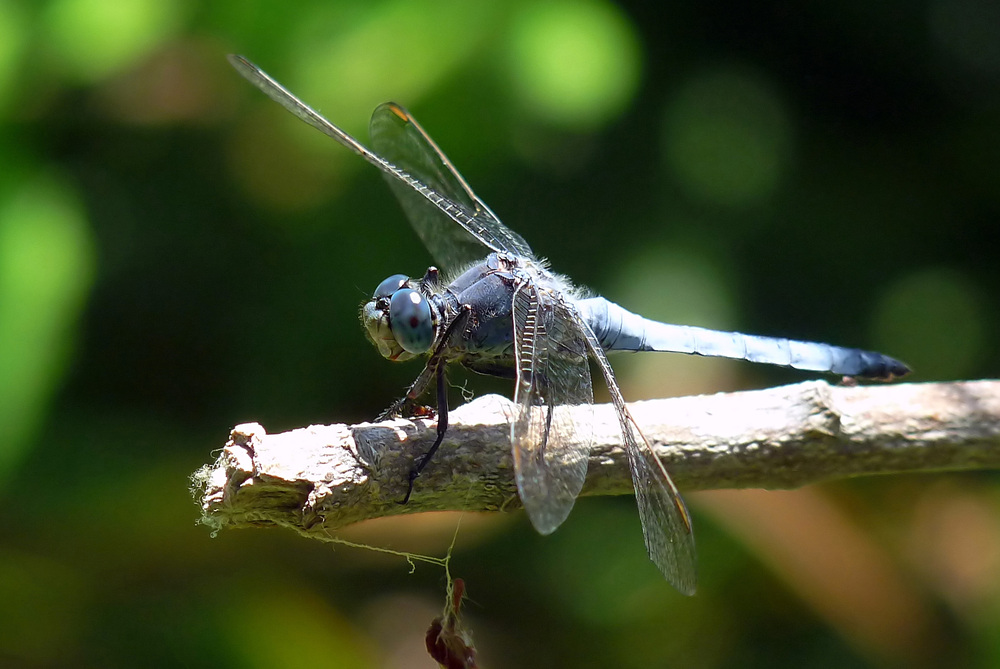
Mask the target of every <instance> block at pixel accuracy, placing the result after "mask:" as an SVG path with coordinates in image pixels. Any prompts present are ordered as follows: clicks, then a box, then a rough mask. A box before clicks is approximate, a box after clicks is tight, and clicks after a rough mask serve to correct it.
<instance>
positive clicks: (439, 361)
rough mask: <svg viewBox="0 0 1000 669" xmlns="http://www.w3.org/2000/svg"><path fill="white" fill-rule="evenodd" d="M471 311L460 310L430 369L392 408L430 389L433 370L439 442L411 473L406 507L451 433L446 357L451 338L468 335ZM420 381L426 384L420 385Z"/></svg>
mask: <svg viewBox="0 0 1000 669" xmlns="http://www.w3.org/2000/svg"><path fill="white" fill-rule="evenodd" d="M471 313H472V310H471V309H470V308H469V306H468V305H462V307H461V310H460V311H459V312H458V316H456V317H455V319H454V320H453V321H452V322H451V324H450V325H448V330H447V331H446V332H445V333H444V336H443V337H442V338H441V342H440V343H439V344H438V347H437V350H435V351H434V354H433V355H431V359H430V360H429V361H428V362H427V366H426V367H424V371H423V372H421V374H420V376H419V377H418V378H417V380H416V381H414V382H413V386H411V387H410V392H408V393H407V394H406V397H404V398H403V399H401V400H400V401H399V402H397V403H396V404H395V405H393V407H390V411H391V410H392V409H393V408H401V407H402V406H403V404H405V403H406V402H408V401H411V400H413V399H416V398H417V397H418V396H419V393H417V394H414V390H415V389H420V392H422V389H423V388H425V387H426V386H427V382H428V381H430V374H429V372H430V371H431V370H432V369H433V374H434V377H435V378H436V379H437V405H438V417H437V418H438V425H437V439H435V440H434V445H433V446H431V448H430V450H429V451H427V452H426V453H425V454H424V455H423V456H421V458H420V459H419V460H418V461H417V463H416V465H414V467H413V469H411V470H410V476H409V486H408V487H407V488H406V496H405V497H404V498H403V499H402V500H400V502H399V503H400V504H406V503H407V502H408V501H410V495H412V494H413V482H414V481H416V480H417V477H418V476H420V472H422V471H424V467H426V466H427V463H429V462H430V461H431V458H432V457H433V456H434V453H435V451H437V449H438V447H439V446H440V445H441V442H442V441H443V440H444V433H445V432H447V431H448V383H447V381H446V380H445V377H444V369H445V366H446V365H447V362H448V361H447V360H446V359H445V357H444V353H445V351H447V347H448V345H449V344H450V343H451V340H452V337H455V336H456V335H458V334H460V333H462V332H464V331H465V326H466V324H467V323H468V322H469V316H470V315H471ZM421 380H423V383H422V384H421Z"/></svg>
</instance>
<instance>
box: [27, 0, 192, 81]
mask: <svg viewBox="0 0 1000 669" xmlns="http://www.w3.org/2000/svg"><path fill="white" fill-rule="evenodd" d="M180 14H181V11H180V7H179V6H178V4H177V2H176V1H175V0H115V1H114V2H108V0H55V1H54V2H52V3H51V4H50V5H49V7H48V11H47V13H46V14H45V17H44V20H45V27H46V29H47V30H46V32H47V38H48V41H49V46H50V48H51V50H52V51H53V53H54V55H55V57H56V58H57V59H58V62H59V64H60V65H61V66H62V67H63V68H65V70H67V71H68V72H69V73H70V74H71V75H72V76H75V77H76V78H78V79H80V80H81V81H85V82H91V81H97V80H99V79H102V78H104V77H106V76H108V75H111V74H114V73H115V72H117V71H119V70H122V69H124V68H126V67H128V66H129V65H130V64H132V63H133V62H134V61H135V60H136V59H137V58H139V57H141V56H142V55H143V54H146V53H149V52H151V51H152V50H153V49H155V48H156V47H157V46H158V45H159V43H160V42H161V41H163V40H164V39H166V38H167V37H169V36H170V35H171V34H173V32H174V30H175V29H176V28H177V27H178V25H179V24H180V18H181V16H180Z"/></svg>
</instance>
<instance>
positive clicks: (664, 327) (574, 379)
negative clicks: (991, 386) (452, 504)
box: [229, 55, 909, 595]
mask: <svg viewBox="0 0 1000 669" xmlns="http://www.w3.org/2000/svg"><path fill="white" fill-rule="evenodd" d="M229 61H230V63H231V64H232V65H233V67H234V68H236V70H237V72H239V73H240V74H241V75H242V76H243V77H244V78H246V79H247V80H248V81H249V82H250V83H252V84H254V85H255V86H256V87H257V88H259V89H260V90H261V91H263V92H264V93H265V94H266V95H267V96H268V97H270V98H271V99H272V100H274V101H275V102H277V103H278V104H280V105H281V106H282V107H284V108H285V109H287V110H288V111H289V112H291V113H292V114H294V115H295V116H297V117H298V118H299V119H301V120H302V121H305V122H306V123H308V124H309V125H311V126H312V127H313V128H315V129H317V130H319V131H320V132H322V133H323V134H325V135H327V136H328V137H331V138H333V139H334V140H336V141H337V142H339V143H340V144H342V145H343V146H345V147H347V148H348V149H350V150H351V151H353V152H354V153H356V154H358V155H359V156H361V157H362V158H364V159H365V160H366V161H368V162H369V163H371V164H372V165H374V166H375V167H377V168H378V169H379V170H381V172H382V174H383V175H384V177H385V178H386V180H387V181H388V183H389V186H390V189H391V190H392V192H393V194H394V195H395V196H396V198H397V199H398V200H399V202H400V204H401V205H402V208H403V211H404V212H405V214H406V215H407V218H408V219H409V221H410V223H411V225H412V226H413V228H414V230H415V231H416V233H417V235H418V236H419V237H420V239H421V240H422V242H423V243H424V245H425V246H426V247H427V249H428V250H429V251H430V253H431V256H432V257H433V258H434V260H435V262H437V263H439V264H440V265H441V267H442V268H443V269H444V270H445V273H442V271H441V270H439V269H438V268H437V267H430V268H429V269H427V271H426V272H425V273H424V275H423V276H422V277H419V278H411V277H409V276H407V275H403V274H394V275H392V276H390V277H389V278H387V279H385V280H384V281H383V282H382V283H380V284H379V285H378V287H377V288H376V289H375V292H374V293H373V294H372V297H371V299H370V300H369V301H367V303H366V304H365V305H364V306H363V307H362V309H361V321H362V324H363V326H364V329H365V332H366V335H367V336H368V338H369V339H370V340H371V342H372V343H373V344H374V345H375V347H376V348H377V349H378V351H379V353H380V354H381V355H382V356H384V357H385V358H387V359H389V360H393V361H405V360H411V359H414V358H417V357H420V356H426V358H427V360H426V363H425V365H424V369H423V371H422V372H421V373H420V375H419V376H418V377H417V378H416V380H415V381H414V382H413V384H412V385H411V386H410V387H409V389H408V390H407V392H406V394H405V395H404V396H403V397H402V398H400V399H399V400H397V401H396V402H394V403H393V404H392V405H391V406H390V407H389V408H388V409H386V411H385V412H383V414H382V415H381V416H380V417H379V419H382V418H389V417H394V416H399V415H402V414H403V413H404V412H405V411H406V410H407V409H408V408H410V407H413V406H414V405H415V403H416V401H417V400H418V398H420V397H421V396H423V394H424V393H425V392H426V391H428V390H429V389H430V386H431V384H436V395H437V397H436V399H437V418H438V421H437V433H436V439H435V441H434V443H433V445H432V446H431V448H430V449H429V450H428V451H427V452H426V453H425V454H423V455H422V456H421V457H419V458H417V459H416V460H415V461H414V466H413V468H412V469H411V471H410V476H409V481H408V488H407V493H406V497H405V498H404V499H403V500H402V502H403V503H405V502H406V501H407V500H408V499H409V497H410V494H411V493H412V491H413V488H414V482H415V480H416V478H417V477H418V476H419V474H420V472H421V471H422V470H423V469H424V468H425V467H426V466H427V465H428V463H429V462H430V461H431V458H432V457H433V456H434V453H435V452H436V451H437V449H438V447H439V446H440V445H441V443H442V441H443V439H444V436H445V433H446V432H447V429H448V395H447V388H448V384H447V380H446V377H445V369H446V368H447V366H448V365H449V364H452V363H457V364H460V365H462V366H464V367H465V368H467V369H469V370H471V371H473V372H478V373H482V374H488V375H491V376H499V377H502V378H506V379H510V380H512V381H513V382H514V402H513V403H514V409H513V413H512V415H511V418H510V442H511V451H512V455H513V462H514V474H515V480H516V484H517V490H518V494H519V496H520V499H521V502H522V504H523V506H524V508H525V510H526V511H527V514H528V516H529V518H530V519H531V522H532V524H533V525H534V527H535V528H536V529H537V530H538V531H539V532H541V533H542V534H549V533H551V532H553V531H555V529H556V528H557V527H559V525H560V524H562V522H563V521H564V520H565V519H566V517H567V516H568V515H569V513H570V511H571V510H572V508H573V504H574V502H575V500H576V498H577V496H578V495H579V493H580V491H581V489H582V488H583V484H584V480H585V478H586V474H587V461H588V456H589V453H590V446H591V443H592V440H593V424H592V421H590V420H587V416H586V413H587V411H588V410H589V409H591V408H592V406H593V401H594V392H593V379H592V378H591V367H590V361H594V363H595V364H596V368H597V369H598V370H599V372H600V375H601V376H602V377H603V379H604V383H605V385H606V387H607V390H608V393H609V395H610V398H611V403H612V405H613V406H614V409H615V414H616V416H617V422H618V424H619V428H620V430H621V436H622V443H623V445H624V450H625V453H626V454H627V459H628V463H629V469H630V472H631V475H632V480H633V484H634V487H635V496H636V503H637V506H638V509H639V516H640V520H641V522H642V531H643V537H644V541H645V545H646V549H647V551H648V553H649V557H650V559H651V560H652V561H653V563H654V564H655V565H656V567H657V568H658V569H659V570H660V572H661V573H662V574H663V576H664V577H665V578H666V579H667V581H669V582H670V583H671V584H672V585H673V586H674V587H675V588H676V589H677V590H678V591H680V592H681V593H683V594H688V595H690V594H694V591H695V587H696V581H697V577H696V571H697V570H696V558H695V542H694V534H693V527H692V523H691V515H690V513H689V512H688V509H687V507H686V506H685V504H684V501H683V500H682V499H681V496H680V493H679V492H678V490H677V487H676V486H675V485H674V483H673V481H672V480H671V478H670V475H669V473H668V472H667V470H666V468H665V466H664V465H663V463H662V462H661V461H660V459H659V458H658V457H657V456H656V454H655V452H654V451H653V448H652V446H651V445H650V443H649V442H648V441H647V440H646V438H645V437H644V436H643V434H642V431H641V430H640V428H639V425H638V424H637V423H636V421H635V419H633V417H632V415H631V414H630V412H629V409H628V407H627V406H626V404H625V400H624V398H623V397H622V392H621V389H620V388H619V385H618V383H617V381H616V380H615V374H614V371H613V370H612V368H611V365H610V364H609V362H608V357H607V353H609V352H613V351H664V352H674V353H688V354H697V355H703V356H719V357H725V358H737V359H742V360H748V361H751V362H758V363H769V364H773V365H782V366H786V367H792V368H795V369H800V370H806V371H816V372H828V373H832V374H837V375H842V376H845V377H853V378H870V379H878V380H891V379H893V378H896V377H899V376H903V375H904V374H906V373H908V372H909V368H908V367H907V366H906V365H905V364H903V363H902V362H899V361H898V360H895V359H893V358H890V357H888V356H886V355H883V354H881V353H875V352H871V351H864V350H860V349H855V348H845V347H840V346H833V345H830V344H823V343H816V342H804V341H794V340H789V339H782V338H776V337H764V336H758V335H748V334H741V333H737V332H721V331H716V330H709V329H706V328H700V327H693V326H686V325H672V324H667V323H660V322H657V321H653V320H650V319H647V318H644V317H642V316H639V315H637V314H634V313H632V312H630V311H627V310H626V309H625V308H623V307H621V306H619V305H617V304H615V303H614V302H611V301H609V300H607V299H605V298H603V297H598V296H591V295H589V294H588V293H587V292H585V291H584V290H581V289H578V288H576V287H575V286H574V285H573V284H572V283H571V282H570V281H569V279H567V278H566V277H563V276H561V275H559V274H556V273H555V272H553V271H551V270H550V269H549V266H548V264H547V262H546V261H544V260H542V259H541V258H539V257H538V256H537V255H535V253H534V252H532V250H531V247H530V246H528V244H527V242H525V241H524V239H523V238H522V237H521V235H519V234H518V233H516V232H514V231H513V230H511V229H510V228H508V227H507V226H506V225H504V224H503V223H501V222H500V219H499V218H498V217H497V216H496V214H494V213H493V212H492V211H491V210H490V208H489V207H487V206H486V204H485V203H484V202H483V201H482V200H481V199H480V198H479V197H478V196H477V195H476V194H475V193H474V192H473V191H472V189H471V188H470V187H469V185H468V183H466V181H465V179H463V178H462V176H461V174H459V172H458V170H456V169H455V167H454V166H453V165H452V163H451V161H450V160H448V158H447V157H446V156H445V154H444V153H443V152H442V151H441V149H440V148H438V146H437V144H435V143H434V141H433V140H432V139H431V138H430V136H429V135H428V134H427V133H426V132H425V131H424V129H423V128H422V127H421V126H420V124H419V123H417V121H416V119H415V118H414V117H413V116H412V115H411V114H410V113H409V112H408V111H406V109H404V108H403V107H401V106H400V105H398V104H395V103H393V102H387V103H384V104H382V105H380V106H379V107H378V108H376V109H375V111H374V113H373V114H372V117H371V121H370V124H369V132H370V135H371V145H372V147H373V148H372V149H369V148H368V147H366V146H364V145H363V144H362V143H361V142H359V141H358V140H356V139H354V138H353V137H352V136H350V135H349V134H348V133H346V132H344V131H343V130H341V129H340V128H338V127H337V126H336V125H334V124H333V123H331V122H330V121H328V120H327V119H326V118H324V117H323V116H321V115H320V114H319V113H318V112H316V111H315V110H314V109H313V108H312V107H310V106H309V105H307V104H306V103H305V102H303V101H302V100H300V99H299V98H298V97H296V96H295V95H293V94H292V93H291V92H289V91H288V90H287V89H286V88H285V87H284V86H282V85H281V84H280V83H278V82H277V81H275V80H274V79H272V78H271V77H270V76H269V75H268V74H267V73H265V72H264V71H263V70H261V69H260V68H259V67H257V66H256V65H254V64H253V63H251V62H250V61H249V60H247V59H246V58H244V57H242V56H237V55H231V56H229ZM581 415H583V418H581Z"/></svg>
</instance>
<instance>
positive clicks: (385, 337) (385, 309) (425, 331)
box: [361, 274, 437, 362]
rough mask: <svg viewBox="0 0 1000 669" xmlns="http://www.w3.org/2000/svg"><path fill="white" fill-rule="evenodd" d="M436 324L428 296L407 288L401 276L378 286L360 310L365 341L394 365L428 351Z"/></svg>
mask: <svg viewBox="0 0 1000 669" xmlns="http://www.w3.org/2000/svg"><path fill="white" fill-rule="evenodd" d="M436 321H437V319H435V318H434V317H433V315H432V311H431V304H430V300H429V299H428V297H427V296H425V295H423V294H422V293H421V292H420V291H419V290H417V289H415V288H414V287H411V286H410V278H409V277H407V276H405V275H403V274H393V275H392V276H390V277H389V278H388V279H386V280H385V281H383V282H382V283H380V284H379V285H378V288H376V289H375V292H374V293H373V294H372V299H371V300H369V301H368V302H366V303H365V305H364V306H363V307H362V308H361V323H362V325H363V326H364V329H365V334H366V335H367V336H368V339H369V341H371V343H372V344H374V345H375V348H376V349H378V352H379V353H381V354H382V356H383V357H385V358H388V359H389V360H393V361H397V362H402V361H406V360H411V359H413V358H415V357H416V356H418V355H422V354H424V353H427V351H429V350H430V348H431V344H433V343H434V328H435V324H436Z"/></svg>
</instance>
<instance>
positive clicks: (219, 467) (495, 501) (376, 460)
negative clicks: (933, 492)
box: [194, 381, 1000, 537]
mask: <svg viewBox="0 0 1000 669" xmlns="http://www.w3.org/2000/svg"><path fill="white" fill-rule="evenodd" d="M630 410H631V411H632V414H633V416H634V417H635V419H636V421H637V422H638V423H639V425H640V426H641V427H642V430H643V432H644V434H645V435H646V437H647V438H648V440H649V442H650V443H651V444H652V445H653V447H654V448H655V449H656V452H657V453H658V454H659V456H660V457H661V458H662V459H663V461H664V462H665V463H666V465H667V467H668V469H669V470H670V472H671V475H672V476H673V478H674V481H675V482H676V483H677V485H678V487H679V488H681V489H682V490H704V489H710V488H794V487H798V486H802V485H805V484H807V483H813V482H816V481H822V480H827V479H835V478H843V477H848V476H858V475H867V474H889V473H897V472H916V471H934V470H958V469H982V468H997V467H1000V381H972V382H961V383H931V384H899V385H885V386H865V387H850V386H836V387H834V386H830V385H829V384H827V383H826V382H824V381H810V382H806V383H799V384H796V385H791V386H783V387H780V388H772V389H769V390H759V391H752V392H739V393H725V394H718V395H705V396H698V397H680V398H674V399H666V400H654V401H648V402H636V403H634V404H631V405H630ZM511 413H512V407H511V405H510V403H509V402H508V401H507V400H505V399H503V398H501V397H498V396H495V395H491V396H486V397H483V398H480V399H479V400H476V401H474V402H471V403H469V404H467V405H465V406H462V407H460V408H459V409H457V410H455V411H454V412H452V414H451V424H450V426H449V428H448V434H447V437H446V438H445V441H444V444H443V445H442V447H441V449H440V450H439V451H438V454H437V455H436V457H435V459H434V461H433V462H432V463H431V464H430V465H429V466H428V467H427V469H426V470H424V473H423V474H422V475H421V476H420V478H418V479H417V482H416V488H415V491H414V495H413V497H412V498H411V500H410V502H409V503H408V504H406V505H401V504H398V503H397V500H400V499H401V498H402V497H403V495H404V494H405V492H406V482H407V474H408V473H409V471H410V468H411V467H412V464H413V459H414V458H415V457H417V456H419V455H421V454H423V453H425V452H426V451H427V449H428V448H429V447H430V445H431V443H432V442H433V440H434V436H435V432H434V428H435V422H434V421H433V420H429V419H414V420H392V421H386V422H382V423H362V424H359V425H352V426H349V425H342V424H340V425H326V426H312V427H307V428H302V429H299V430H292V431H290V432H284V433H281V434H273V435H271V434H267V433H266V432H265V431H264V428H263V427H261V426H260V425H258V424H256V423H248V424H244V425H239V426H237V427H236V428H234V429H233V431H232V434H231V436H230V439H229V442H228V443H227V444H226V445H225V447H224V448H223V450H222V453H221V454H220V455H219V458H218V460H217V461H216V462H215V463H214V464H213V465H206V466H205V467H203V468H202V469H201V470H199V471H198V472H197V473H196V474H195V475H194V481H195V494H196V496H198V498H199V501H200V502H201V505H202V509H203V520H204V522H205V523H206V524H208V525H210V526H212V527H214V528H216V529H218V528H223V527H248V526H259V525H283V526H287V527H291V528H294V529H296V530H298V531H300V532H302V533H304V534H307V535H313V536H317V537H328V536H329V534H330V531H331V530H335V529H337V528H340V527H343V526H344V525H348V524H350V523H354V522H357V521H360V520H365V519H368V518H375V517H380V516H390V515H396V514H402V513H415V512H418V511H428V510H441V509H467V510H493V511H495V510H500V509H507V508H515V507H517V506H519V505H520V504H519V501H518V498H517V491H516V488H515V485H514V478H513V467H512V464H511V454H510V440H509V427H508V425H509V423H508V418H509V416H510V415H511ZM595 418H596V426H595V434H594V437H595V439H594V445H593V449H592V451H591V456H590V470H589V473H588V475H587V483H586V486H585V488H584V492H583V494H585V495H614V494H626V493H630V492H632V481H631V478H630V476H629V471H628V465H627V462H626V458H625V454H624V453H623V452H622V449H621V435H620V433H619V431H618V430H619V428H618V421H617V420H616V418H615V417H614V414H613V410H612V409H611V407H610V405H601V406H598V407H596V411H595Z"/></svg>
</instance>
